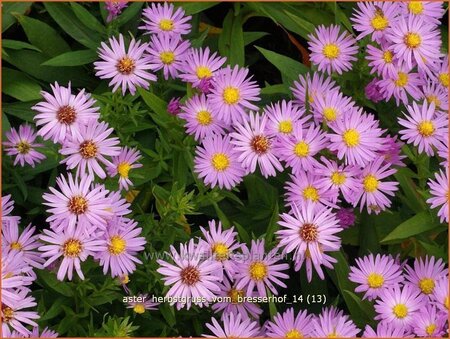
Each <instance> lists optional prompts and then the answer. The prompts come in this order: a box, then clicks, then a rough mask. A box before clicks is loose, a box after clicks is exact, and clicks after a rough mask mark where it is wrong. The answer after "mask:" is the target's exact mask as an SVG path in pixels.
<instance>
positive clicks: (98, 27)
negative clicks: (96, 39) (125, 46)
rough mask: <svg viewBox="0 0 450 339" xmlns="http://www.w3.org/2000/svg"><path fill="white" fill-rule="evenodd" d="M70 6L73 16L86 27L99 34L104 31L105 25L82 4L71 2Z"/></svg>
mask: <svg viewBox="0 0 450 339" xmlns="http://www.w3.org/2000/svg"><path fill="white" fill-rule="evenodd" d="M70 6H71V7H72V11H73V12H74V13H75V16H76V17H77V18H78V19H79V20H80V21H81V22H82V23H83V24H84V25H85V26H86V27H87V28H90V29H92V30H94V31H97V32H99V33H101V34H105V33H106V29H105V26H103V25H102V24H101V23H100V22H99V21H98V20H97V18H96V17H95V16H93V15H92V14H91V13H89V11H88V10H87V9H86V8H85V7H83V6H82V5H80V4H78V3H76V2H71V3H70Z"/></svg>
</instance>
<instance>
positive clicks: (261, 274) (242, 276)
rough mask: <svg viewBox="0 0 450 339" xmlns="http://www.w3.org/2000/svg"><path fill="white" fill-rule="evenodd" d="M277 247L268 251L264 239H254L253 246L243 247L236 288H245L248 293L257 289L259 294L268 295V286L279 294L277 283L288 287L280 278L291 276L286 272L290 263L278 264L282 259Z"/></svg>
mask: <svg viewBox="0 0 450 339" xmlns="http://www.w3.org/2000/svg"><path fill="white" fill-rule="evenodd" d="M277 250H278V249H277V248H274V249H272V250H271V251H270V252H268V253H266V251H265V250H264V240H256V241H255V240H252V244H251V248H250V250H249V249H248V247H247V246H243V247H242V259H240V260H238V259H236V261H237V265H238V267H239V272H238V273H237V274H236V276H235V277H236V282H237V283H236V288H237V289H238V290H240V289H244V290H245V293H246V294H247V295H251V293H252V292H253V291H254V289H255V288H256V290H257V291H258V294H259V296H262V297H265V296H266V295H267V291H266V287H267V288H269V290H270V291H271V292H272V293H273V294H274V295H278V291H277V289H276V288H275V285H278V286H281V287H284V288H286V284H285V283H284V282H282V281H281V280H280V279H287V278H289V276H288V275H287V274H286V273H284V272H283V271H286V270H287V269H289V265H288V264H278V263H277V262H278V261H279V260H280V258H279V256H278V255H277Z"/></svg>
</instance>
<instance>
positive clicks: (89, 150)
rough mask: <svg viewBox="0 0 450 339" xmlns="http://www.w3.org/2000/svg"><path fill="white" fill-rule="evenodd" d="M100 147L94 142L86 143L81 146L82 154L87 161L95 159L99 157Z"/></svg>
mask: <svg viewBox="0 0 450 339" xmlns="http://www.w3.org/2000/svg"><path fill="white" fill-rule="evenodd" d="M97 151H98V147H97V145H96V144H95V143H94V142H93V141H92V140H87V141H84V142H82V143H81V144H80V154H81V156H82V157H83V158H85V159H90V158H93V157H95V156H96V155H97Z"/></svg>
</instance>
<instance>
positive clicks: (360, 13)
mask: <svg viewBox="0 0 450 339" xmlns="http://www.w3.org/2000/svg"><path fill="white" fill-rule="evenodd" d="M356 7H357V8H356V9H355V11H354V13H353V16H352V17H351V18H350V19H351V20H352V21H353V28H354V29H356V30H357V31H360V32H361V33H360V34H359V35H358V36H357V37H356V39H358V40H359V39H362V38H364V37H365V36H367V35H369V34H372V40H373V41H376V42H380V41H382V39H383V38H384V36H385V33H386V31H387V30H388V29H389V27H391V25H392V23H393V22H394V21H395V19H396V16H397V12H398V5H397V4H396V3H395V2H383V1H373V2H359V3H357V4H356Z"/></svg>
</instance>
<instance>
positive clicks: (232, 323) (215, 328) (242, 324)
mask: <svg viewBox="0 0 450 339" xmlns="http://www.w3.org/2000/svg"><path fill="white" fill-rule="evenodd" d="M222 323H223V325H220V324H219V322H218V321H217V320H216V319H214V318H211V324H208V323H207V324H206V327H207V328H208V329H209V330H210V331H211V332H212V333H213V335H207V334H202V336H203V337H206V338H253V337H257V336H258V334H259V332H260V328H259V325H258V322H256V321H253V320H252V319H250V318H245V319H243V318H242V317H241V315H240V314H237V315H235V314H234V313H229V314H228V315H226V316H225V317H224V318H223V320H222Z"/></svg>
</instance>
